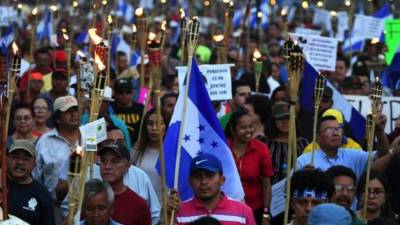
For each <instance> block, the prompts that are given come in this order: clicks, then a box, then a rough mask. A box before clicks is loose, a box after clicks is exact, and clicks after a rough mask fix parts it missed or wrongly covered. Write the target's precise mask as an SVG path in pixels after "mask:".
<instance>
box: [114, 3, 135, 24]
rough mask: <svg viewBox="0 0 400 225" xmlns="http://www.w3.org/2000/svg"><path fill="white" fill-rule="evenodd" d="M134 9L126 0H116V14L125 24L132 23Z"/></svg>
mask: <svg viewBox="0 0 400 225" xmlns="http://www.w3.org/2000/svg"><path fill="white" fill-rule="evenodd" d="M134 11H135V9H134V8H133V6H132V5H131V4H129V3H128V2H126V0H118V4H117V14H118V15H119V16H121V17H123V18H124V19H125V22H127V23H131V22H132V21H133V15H134Z"/></svg>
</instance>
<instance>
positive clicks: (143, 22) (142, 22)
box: [135, 8, 147, 86]
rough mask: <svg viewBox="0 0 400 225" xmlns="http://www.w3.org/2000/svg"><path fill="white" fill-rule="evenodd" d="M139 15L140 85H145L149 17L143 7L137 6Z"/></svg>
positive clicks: (136, 13)
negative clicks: (145, 55) (145, 56)
mask: <svg viewBox="0 0 400 225" xmlns="http://www.w3.org/2000/svg"><path fill="white" fill-rule="evenodd" d="M135 15H136V17H137V24H136V27H137V29H138V31H139V46H140V86H143V85H144V73H145V71H144V69H145V68H144V54H145V51H146V40H147V18H146V15H145V14H144V9H143V8H137V9H136V10H135Z"/></svg>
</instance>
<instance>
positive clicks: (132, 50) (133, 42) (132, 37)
mask: <svg viewBox="0 0 400 225" xmlns="http://www.w3.org/2000/svg"><path fill="white" fill-rule="evenodd" d="M136 31H137V28H136V25H135V24H132V36H131V52H132V53H133V52H135V49H136V41H137V36H136Z"/></svg>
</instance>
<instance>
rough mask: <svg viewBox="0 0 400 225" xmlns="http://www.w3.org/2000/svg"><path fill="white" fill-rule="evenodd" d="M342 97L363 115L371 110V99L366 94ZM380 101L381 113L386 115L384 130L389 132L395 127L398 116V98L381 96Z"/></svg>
mask: <svg viewBox="0 0 400 225" xmlns="http://www.w3.org/2000/svg"><path fill="white" fill-rule="evenodd" d="M344 97H345V98H346V99H347V101H348V102H349V103H350V104H351V105H353V107H354V108H356V109H357V110H358V111H359V112H360V113H361V114H362V115H363V116H366V115H367V114H368V113H369V112H371V100H370V99H369V97H368V96H358V95H344ZM382 103H383V106H382V113H383V114H385V115H386V117H387V122H386V127H385V132H386V133H390V132H392V131H393V130H394V129H395V127H394V126H395V122H396V119H398V118H399V116H400V98H399V97H382Z"/></svg>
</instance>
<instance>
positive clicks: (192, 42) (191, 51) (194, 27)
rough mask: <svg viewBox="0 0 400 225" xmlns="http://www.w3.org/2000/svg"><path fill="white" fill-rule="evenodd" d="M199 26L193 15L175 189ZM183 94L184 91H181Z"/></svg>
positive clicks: (190, 24) (175, 180)
mask: <svg viewBox="0 0 400 225" xmlns="http://www.w3.org/2000/svg"><path fill="white" fill-rule="evenodd" d="M199 28H200V22H199V20H198V19H197V17H193V18H192V19H191V20H190V21H189V39H188V41H189V42H188V66H187V71H186V84H185V85H186V86H185V92H184V93H183V95H184V97H183V112H182V121H181V124H180V127H179V138H178V147H177V149H176V151H177V152H176V161H175V176H174V189H178V182H179V168H180V161H181V148H182V136H183V131H184V129H185V122H186V113H187V112H186V111H187V104H188V98H189V86H190V75H191V70H192V59H193V54H194V51H195V49H196V45H197V41H198V40H199ZM181 94H182V93H181ZM174 223H175V210H173V211H172V213H171V220H170V225H173V224H174Z"/></svg>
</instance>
